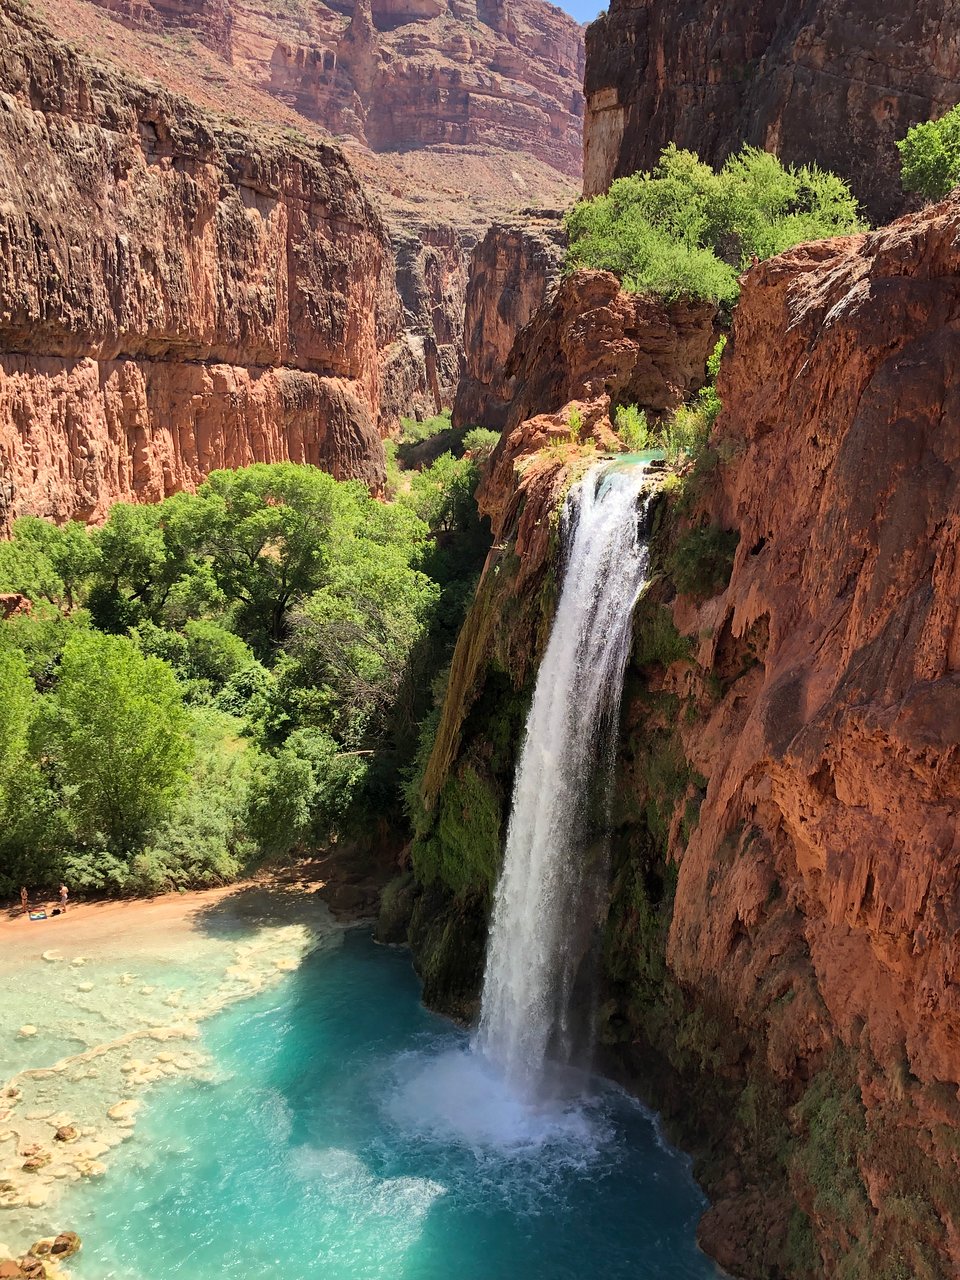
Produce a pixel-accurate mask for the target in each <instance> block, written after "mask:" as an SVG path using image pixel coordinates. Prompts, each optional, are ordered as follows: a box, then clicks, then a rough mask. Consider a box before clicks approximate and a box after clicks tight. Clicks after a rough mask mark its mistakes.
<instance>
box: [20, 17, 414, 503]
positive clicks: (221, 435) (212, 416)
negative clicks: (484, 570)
mask: <svg viewBox="0 0 960 1280" xmlns="http://www.w3.org/2000/svg"><path fill="white" fill-rule="evenodd" d="M0 81H2V83H3V86H4V90H5V92H4V96H3V110H2V111H0V153H2V154H3V155H4V157H5V158H6V159H7V160H8V163H6V164H4V166H3V167H2V168H0V352H2V354H0V522H2V523H3V524H4V525H6V524H8V522H9V520H10V519H11V518H13V517H15V516H16V515H18V514H21V513H23V512H31V513H36V514H40V515H45V516H50V517H52V518H55V519H58V520H60V519H64V518H67V517H69V516H78V517H80V518H83V519H93V520H95V519H99V518H101V517H102V516H103V515H104V513H105V511H106V509H107V507H108V506H109V504H110V503H111V502H114V501H116V500H118V499H121V498H139V499H144V500H156V499H159V498H162V497H163V496H164V495H165V494H168V493H171V492H174V491H176V490H178V489H182V488H189V487H192V486H193V485H195V484H196V483H197V482H198V481H199V480H200V479H202V477H203V476H204V475H205V474H206V473H207V472H208V471H209V470H211V469H212V468H215V467H218V466H239V465H243V464H246V463H249V462H252V461H256V460H259V461H272V460H279V459H287V458H289V459H291V460H294V461H304V462H313V463H317V464H318V465H321V466H323V467H325V468H327V469H329V470H330V471H332V472H333V473H334V474H335V475H338V476H343V477H347V476H358V477H361V478H363V479H364V480H366V481H367V482H368V483H370V484H371V485H372V486H374V487H376V486H377V485H378V484H379V483H381V481H382V478H383V449H382V444H381V434H382V432H383V431H385V430H387V429H388V428H389V427H390V426H391V425H392V422H391V417H390V415H391V414H392V413H393V412H395V409H396V407H397V406H382V404H381V368H382V367H388V368H390V369H391V370H392V378H393V382H394V384H397V383H403V384H404V385H405V386H408V387H411V386H415V385H416V383H417V380H418V374H417V371H416V370H415V369H414V370H412V371H411V369H410V367H409V366H410V362H409V360H408V359H407V357H406V356H405V354H404V351H403V342H402V312H401V305H400V301H399V298H398V295H397V293H396V288H395V285H394V266H393V257H392V253H391V248H390V244H389V241H388V239H387V236H386V233H385V231H384V229H383V227H382V225H381V223H380V220H379V218H378V217H377V215H376V213H375V212H374V211H373V209H372V208H371V206H370V204H369V202H368V201H367V199H366V197H365V195H364V193H363V191H362V189H361V188H360V186H359V184H358V183H357V181H356V179H355V178H354V176H353V175H352V173H351V171H350V169H349V167H348V166H347V164H346V162H345V160H344V158H343V156H342V154H341V153H340V152H339V151H338V150H337V149H336V148H335V147H332V146H329V145H311V144H308V143H303V144H299V145H294V144H293V143H291V141H290V140H289V139H286V138H281V137H278V136H276V135H275V134H272V133H271V132H269V131H266V130H263V131H259V132H256V133H252V132H250V131H249V130H244V129H241V128H238V127H233V126H230V125H228V124H225V123H223V122H217V121H215V120H213V119H212V118H208V117H205V116H204V115H203V114H202V113H200V112H198V111H196V110H195V109H193V108H191V107H189V106H188V105H187V104H186V103H185V102H184V101H183V100H182V99H178V98H176V97H174V96H172V95H170V94H167V93H165V92H164V91H162V90H160V89H158V88H156V87H154V88H148V87H146V86H144V85H143V84H141V83H139V82H137V81H134V80H132V79H130V78H128V77H126V76H123V75H121V74H120V73H118V72H117V73H115V72H112V71H110V70H107V69H106V68H105V67H104V66H103V65H100V64H96V63H93V62H89V61H87V60H86V59H85V58H84V57H83V56H82V55H79V54H78V53H77V52H76V51H75V50H73V49H72V48H70V47H68V46H66V45H64V44H62V43H60V42H59V41H57V40H56V39H55V38H53V37H52V36H51V35H50V33H49V32H47V31H46V30H45V29H44V28H43V27H42V26H41V25H40V24H38V23H37V22H36V21H35V20H33V19H32V18H28V17H27V16H26V14H25V12H24V11H23V10H21V9H20V8H19V6H18V5H17V4H15V3H10V4H7V5H5V6H4V9H3V12H2V13H0Z"/></svg>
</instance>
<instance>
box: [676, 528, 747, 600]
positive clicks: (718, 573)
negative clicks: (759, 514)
mask: <svg viewBox="0 0 960 1280" xmlns="http://www.w3.org/2000/svg"><path fill="white" fill-rule="evenodd" d="M739 541H740V535H739V533H737V532H735V531H731V530H725V529H719V528H717V527H716V526H715V525H704V526H702V527H701V528H699V529H690V530H689V531H688V532H687V533H685V534H683V536H682V537H681V538H679V539H678V540H677V543H676V545H675V546H674V548H673V550H672V551H671V552H670V554H669V555H668V557H667V569H668V571H669V573H670V575H671V576H672V578H673V580H674V582H675V584H676V587H677V590H678V591H679V592H680V594H681V595H688V596H694V597H696V598H698V599H707V598H708V597H709V596H712V595H716V594H717V592H718V591H722V590H723V588H724V587H725V586H726V585H727V583H728V582H729V581H730V571H731V569H732V568H733V555H734V552H735V551H736V549H737V543H738V542H739Z"/></svg>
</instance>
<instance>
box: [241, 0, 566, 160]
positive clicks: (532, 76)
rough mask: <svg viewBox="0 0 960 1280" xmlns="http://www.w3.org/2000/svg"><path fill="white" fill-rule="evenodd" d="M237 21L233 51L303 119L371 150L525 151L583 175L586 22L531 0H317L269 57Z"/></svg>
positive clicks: (246, 24)
mask: <svg viewBox="0 0 960 1280" xmlns="http://www.w3.org/2000/svg"><path fill="white" fill-rule="evenodd" d="M251 26H252V23H251V20H250V19H249V18H244V20H243V21H242V22H240V23H238V30H239V32H240V35H239V36H238V47H239V52H238V56H239V57H242V58H245V59H247V60H248V61H249V62H250V63H251V64H254V66H253V68H252V70H253V74H254V75H255V76H256V78H257V79H260V80H262V81H263V82H264V84H265V85H266V86H267V87H268V88H269V90H270V92H271V93H275V94H278V95H281V96H285V97H287V98H289V99H290V100H291V101H292V102H293V103H294V104H295V105H296V107H297V110H298V111H299V112H300V113H301V114H302V115H304V116H306V117H307V118H308V119H314V120H317V121H319V122H320V123H322V124H324V125H325V126H326V127H327V128H329V129H330V130H331V132H334V133H347V134H350V135H351V136H353V137H356V138H359V139H360V140H361V141H362V142H365V143H367V144H368V145H369V146H370V147H372V148H373V150H374V151H393V150H404V149H409V148H416V147H423V146H430V145H434V144H444V143H445V144H450V145H452V146H480V147H483V146H493V147H497V148H502V149H505V150H507V151H516V152H520V153H524V152H525V153H528V154H530V155H533V156H536V157H537V158H538V159H540V160H542V161H543V162H545V163H546V164H549V165H551V166H552V167H553V168H555V169H559V170H560V171H561V172H563V173H566V174H568V175H570V176H572V177H579V174H580V164H581V130H582V115H583V98H582V95H581V92H580V86H581V84H582V82H583V58H584V54H583V33H582V28H581V27H580V26H579V25H578V24H577V23H576V22H575V21H574V20H573V19H572V18H570V17H569V16H568V15H567V14H565V13H563V12H561V10H559V9H557V8H555V7H554V6H552V5H546V4H542V3H540V2H539V0H511V3H510V4H506V3H496V2H495V3H484V2H483V0H481V3H480V4H473V3H452V4H448V3H447V0H377V2H376V3H374V4H373V5H371V3H370V0H357V3H356V4H353V3H349V0H348V3H345V4H335V5H333V6H332V7H331V8H330V9H327V8H326V7H324V6H317V8H316V10H315V11H314V12H313V13H312V15H311V16H310V17H309V19H308V32H309V36H308V38H304V36H305V35H306V33H301V38H300V39H296V40H294V39H291V38H290V37H289V36H288V37H284V38H282V39H280V40H278V41H277V42H276V43H275V45H274V47H273V48H272V51H271V52H270V55H269V65H268V66H266V65H264V66H262V67H261V66H260V63H261V59H262V56H263V51H262V50H261V48H258V47H257V44H256V43H255V42H254V41H252V40H247V39H245V38H244V35H243V33H244V32H247V31H250V30H251Z"/></svg>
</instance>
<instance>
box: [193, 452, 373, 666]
mask: <svg viewBox="0 0 960 1280" xmlns="http://www.w3.org/2000/svg"><path fill="white" fill-rule="evenodd" d="M197 499H198V504H197V507H196V510H195V511H194V513H193V518H194V541H195V545H196V546H198V548H201V549H202V550H203V551H204V552H205V553H206V554H207V555H208V556H209V558H210V565H211V569H212V573H213V577H214V579H215V581H216V583H217V585H218V587H219V588H220V590H221V591H222V592H223V594H224V596H225V597H226V598H227V599H228V600H230V601H236V602H237V615H236V621H237V626H238V629H239V630H240V631H241V633H242V634H244V635H245V636H246V638H247V639H248V640H249V641H250V643H251V644H252V645H253V647H254V649H255V650H258V651H259V652H260V653H264V652H269V650H270V649H271V647H272V646H275V645H277V644H278V643H279V642H280V641H281V640H282V639H283V638H284V636H285V634H286V616H287V611H288V610H289V608H290V606H291V604H292V603H293V602H294V601H296V600H298V599H302V598H303V597H304V596H307V595H310V594H311V592H313V591H315V590H316V589H317V587H318V586H319V585H320V584H321V582H322V581H323V576H324V573H325V572H326V569H327V566H328V564H329V562H330V558H331V554H332V553H333V550H334V548H333V547H332V545H331V539H332V537H333V536H334V534H336V536H337V537H338V538H340V537H344V536H350V534H351V533H352V531H353V528H354V527H355V525H356V523H357V522H358V520H359V518H360V515H361V511H362V508H363V506H364V504H369V503H372V499H371V498H370V495H369V494H368V493H367V490H366V489H365V487H364V486H363V485H362V484H360V483H359V482H349V483H343V482H339V481H337V480H334V478H333V477H332V476H330V475H328V474H327V473H326V472H324V471H320V470H319V469H318V468H316V467H304V466H297V465H295V464H293V463H274V464H267V463H258V464H257V465H255V466H252V467H246V468H244V470H242V471H214V472H213V473H212V474H211V475H210V476H209V477H208V478H207V480H206V481H205V482H204V484H203V485H202V486H201V487H200V489H199V490H198V493H197Z"/></svg>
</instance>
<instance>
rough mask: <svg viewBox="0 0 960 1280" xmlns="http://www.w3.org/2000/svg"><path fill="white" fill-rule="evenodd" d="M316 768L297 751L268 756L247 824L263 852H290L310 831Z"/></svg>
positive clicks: (257, 780) (249, 803) (255, 782)
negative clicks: (314, 769)
mask: <svg viewBox="0 0 960 1280" xmlns="http://www.w3.org/2000/svg"><path fill="white" fill-rule="evenodd" d="M316 791H317V782H316V778H315V776H314V771H313V766H312V764H311V763H310V761H309V760H306V759H304V757H303V756H301V755H298V753H297V752H296V751H295V750H290V749H287V748H284V749H282V750H280V751H278V752H277V754H276V755H274V756H267V757H265V758H264V759H263V760H262V762H261V763H260V766H259V768H258V769H257V771H256V773H255V774H254V777H253V779H252V781H251V786H250V794H249V796H248V798H247V809H246V815H245V825H246V828H247V830H248V831H249V832H250V835H251V837H252V838H253V839H254V840H255V841H256V843H257V845H258V846H259V848H260V849H261V851H262V852H263V853H266V854H284V853H289V852H290V851H291V849H293V848H294V847H295V846H296V845H297V844H299V843H300V842H301V841H302V840H304V839H305V838H306V836H307V833H308V832H309V830H310V819H311V806H312V804H313V800H314V797H315V795H316Z"/></svg>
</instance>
